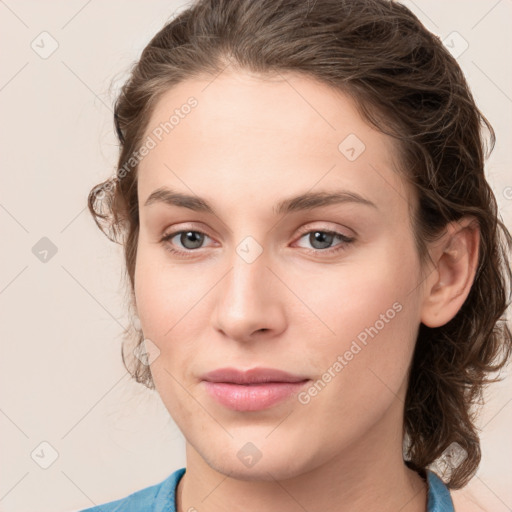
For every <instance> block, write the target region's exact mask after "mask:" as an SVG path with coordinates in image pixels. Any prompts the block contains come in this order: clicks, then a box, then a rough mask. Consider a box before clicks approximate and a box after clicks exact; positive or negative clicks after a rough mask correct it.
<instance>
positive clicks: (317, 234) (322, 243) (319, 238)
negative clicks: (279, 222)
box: [300, 229, 353, 252]
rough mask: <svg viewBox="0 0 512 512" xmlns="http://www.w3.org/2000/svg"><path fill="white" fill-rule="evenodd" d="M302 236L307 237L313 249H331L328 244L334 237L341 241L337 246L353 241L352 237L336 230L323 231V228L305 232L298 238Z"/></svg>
mask: <svg viewBox="0 0 512 512" xmlns="http://www.w3.org/2000/svg"><path fill="white" fill-rule="evenodd" d="M304 237H308V241H309V243H310V244H311V245H312V246H313V249H314V250H323V249H331V247H330V246H331V244H332V243H333V241H334V240H335V239H336V238H337V239H339V240H341V243H340V244H337V246H338V245H342V246H343V245H344V244H345V243H347V244H348V243H350V242H352V241H353V239H352V238H349V237H347V236H345V235H342V234H341V233H338V232H337V231H325V230H319V229H315V230H312V231H308V232H307V233H305V234H303V235H302V236H301V237H300V239H302V238H304ZM335 247H336V246H335ZM325 252H326V251H325Z"/></svg>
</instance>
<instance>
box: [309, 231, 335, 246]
mask: <svg viewBox="0 0 512 512" xmlns="http://www.w3.org/2000/svg"><path fill="white" fill-rule="evenodd" d="M311 236H313V240H312V241H311V245H312V246H313V247H315V249H325V248H326V247H329V245H330V244H331V243H332V239H333V237H334V235H332V234H329V233H324V232H322V231H315V232H314V233H311V235H310V237H311ZM326 239H327V240H326ZM317 243H320V247H316V246H315V244H317Z"/></svg>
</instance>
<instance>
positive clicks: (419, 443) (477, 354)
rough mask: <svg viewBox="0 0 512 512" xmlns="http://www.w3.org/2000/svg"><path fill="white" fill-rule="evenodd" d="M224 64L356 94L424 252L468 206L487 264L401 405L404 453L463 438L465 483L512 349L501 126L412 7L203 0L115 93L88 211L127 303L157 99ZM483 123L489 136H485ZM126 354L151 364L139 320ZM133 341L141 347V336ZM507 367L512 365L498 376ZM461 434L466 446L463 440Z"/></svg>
mask: <svg viewBox="0 0 512 512" xmlns="http://www.w3.org/2000/svg"><path fill="white" fill-rule="evenodd" d="M227 66H232V68H233V69H235V70H243V71H247V72H251V73H257V74H260V75H261V76H269V75H275V74H279V73H280V72H292V73H297V74H300V75H302V76H307V77H310V78H313V79H315V80H317V81H318V82H321V83H324V84H328V85H329V86H331V87H332V88H334V89H336V90H339V91H341V92H343V93H345V94H346V95H348V96H349V97H350V98H352V100H353V101H354V103H355V105H356V106H357V108H358V110H359V112H360V114H361V116H362V117H363V118H364V119H365V120H366V121H367V122H368V123H369V124H370V125H372V126H374V127H375V128H376V129H378V130H379V131H380V132H382V133H385V134H387V135H389V136H391V137H392V138H393V139H392V140H393V141H395V142H396V146H397V148H398V151H397V153H398V154H399V155H398V156H399V166H398V167H399V171H400V173H401V175H402V176H403V178H404V180H406V181H407V182H408V183H410V184H412V186H413V190H414V191H415V193H416V194H417V198H418V202H417V207H416V208H415V209H414V211H412V213H411V225H412V226H413V234H414V240H415V244H416V248H417V251H418V256H419V258H420V261H421V262H422V263H424V262H426V261H427V259H428V257H429V254H428V244H429V242H432V241H435V240H437V239H438V237H440V236H441V235H442V233H443V229H444V228H445V227H446V225H447V224H448V223H449V222H452V221H457V220H459V219H461V217H462V216H464V215H471V216H473V217H474V218H475V219H476V222H477V223H478V228H479V230H480V246H479V257H478V267H477V270H476V275H475V278H474V281H473V285H472V287H471V290H470V292H469V295H468V297H467V299H466V300H465V302H464V304H463V305H462V307H461V308H460V310H459V311H458V312H457V314H456V315H455V316H454V318H453V319H452V320H451V321H449V322H448V323H446V324H445V325H443V326H441V327H437V328H429V327H427V326H425V325H424V324H420V326H419V330H418V336H417V340H416V346H415V351H414V355H413V358H412V362H411V366H410V372H409V382H408V389H407V393H406V399H405V407H404V424H403V432H404V439H406V440H407V444H404V459H406V461H407V462H406V463H407V465H408V466H409V467H411V468H412V469H415V470H416V471H418V472H420V474H424V473H423V472H424V471H425V469H426V468H427V467H428V466H430V465H432V464H434V463H435V462H436V461H438V460H440V458H442V456H443V454H446V450H447V449H451V448H453V446H456V447H457V448H460V449H462V450H463V452H462V453H463V454H464V457H465V458H464V457H463V458H464V460H463V461H462V462H461V463H459V464H458V465H456V466H455V467H452V468H451V472H450V475H449V479H446V482H445V483H446V484H447V485H448V487H449V488H452V489H457V488H460V487H463V486H464V485H466V483H467V482H468V481H469V480H470V478H471V477H472V476H473V475H474V473H475V472H476V470H477V468H478V465H479V463H480V458H481V452H480V441H479V435H478V429H477V426H476V423H475V421H476V413H475V411H474V408H475V406H476V405H481V403H482V400H483V389H484V386H485V385H486V384H487V383H490V382H496V381H498V380H501V379H500V378H494V379H491V378H490V376H489V375H490V374H491V373H494V372H497V371H499V370H501V369H502V368H503V367H504V366H505V364H506V363H507V360H508V359H509V357H510V355H511V353H512V335H511V331H510V328H509V326H508V325H507V323H506V320H505V317H504V316H502V315H504V313H505V312H506V310H507V307H508V305H509V304H510V302H511V299H510V297H511V291H510V283H511V280H512V274H511V270H510V259H509V258H510V256H509V254H510V248H511V247H512V236H511V234H510V233H509V231H508V230H507V228H506V226H505V225H504V224H503V222H502V220H500V218H499V215H498V211H497V204H496V199H495V197H494V194H493V192H492V189H491V188H490V186H489V184H488V183H487V181H486V179H485V175H484V159H485V157H486V156H487V154H489V153H490V152H491V151H492V149H493V148H494V144H495V134H494V131H493V128H492V126H491V125H490V123H489V121H488V120H487V119H486V118H485V117H484V115H483V114H482V113H481V112H480V111H479V109H478V108H477V106H476V104H475V101H474V99H473V96H472V94H471V92H470V90H469V87H468V84H467V82H466V80H465V78H464V75H463V73H462V71H461V69H460V67H459V65H458V64H457V62H456V60H455V59H454V58H453V57H452V56H451V54H450V53H449V52H448V51H447V50H446V49H445V47H444V46H443V44H442V42H441V41H440V39H439V37H438V36H436V35H434V34H432V33H430V32H429V31H428V30H427V29H426V28H425V27H424V26H423V25H422V24H421V22H420V21H419V20H418V18H417V17H416V16H415V15H414V14H413V13H412V12H411V11H410V10H409V9H407V8H406V7H405V6H403V5H401V4H399V3H397V2H394V1H387V0H317V1H312V2H310V1H305V0H199V1H197V2H195V3H193V4H191V5H189V6H187V9H186V10H183V11H182V12H180V13H179V14H178V15H177V16H176V17H175V18H174V19H172V20H170V21H168V22H167V23H166V24H165V26H164V27H163V28H162V29H161V30H160V31H159V32H158V33H157V34H156V35H155V36H154V37H153V38H152V39H151V41H150V42H149V44H148V45H147V46H146V47H145V48H144V50H143V52H142V54H141V56H140V59H139V60H138V61H137V62H136V63H135V64H134V65H133V67H132V68H131V70H130V75H129V78H128V80H126V82H125V83H124V85H123V87H122V88H121V90H120V92H119V94H118V97H117V99H116V102H115V113H114V124H115V129H116V132H117V136H118V139H119V146H120V154H119V160H118V164H117V169H116V172H115V173H114V174H113V175H112V176H111V177H110V178H108V179H107V180H105V181H103V182H102V183H100V184H99V185H96V186H95V187H94V188H93V189H92V190H91V191H90V192H89V197H88V206H89V209H90V212H91V214H92V215H93V217H94V220H95V222H96V224H97V225H98V226H99V227H100V229H101V230H102V231H103V232H104V233H105V234H106V235H107V236H108V237H109V238H110V239H111V240H112V241H114V242H116V243H120V244H122V245H123V248H124V259H125V264H126V268H125V274H124V276H125V278H126V277H128V278H129V283H127V284H128V285H129V293H130V298H129V305H130V307H133V308H135V306H134V300H135V297H134V271H135V263H136V257H137V242H138V233H139V210H138V208H139V205H138V198H137V164H138V160H137V158H133V155H136V154H137V153H136V151H137V149H138V148H139V147H140V145H141V144H142V139H143V136H144V134H145V132H146V129H147V128H148V123H149V119H150V116H151V114H152V112H153V110H154V108H155V105H156V104H157V102H158V100H159V98H160V97H161V96H162V95H163V94H164V93H165V92H166V91H168V90H169V89H170V88H172V87H173V86H174V85H176V84H178V83H180V82H182V81H184V80H190V79H194V78H200V77H205V76H212V77H213V76H216V75H218V74H219V73H220V72H222V71H223V70H224V69H225V68H226V67H227ZM484 132H486V133H485V134H484ZM123 338H124V343H123V346H122V347H121V355H122V359H123V363H124V365H125V367H126V369H127V370H128V371H129V372H130V374H131V375H132V377H133V378H134V379H135V380H136V381H137V382H139V383H142V384H144V385H145V386H147V387H148V388H150V389H154V383H153V380H152V377H151V372H150V368H149V366H148V365H144V364H142V363H141V361H139V360H138V359H137V358H132V360H131V361H130V362H129V363H128V362H127V359H126V358H125V351H124V348H125V347H124V346H125V345H126V344H130V345H132V349H133V348H134V347H138V346H139V345H140V344H141V343H142V342H143V340H144V337H143V334H142V332H141V330H140V328H137V327H136V326H133V325H130V326H129V327H128V328H126V329H125V332H124V333H123ZM134 342H135V344H134V345H133V343H134ZM500 374H501V372H500ZM454 443H456V444H454Z"/></svg>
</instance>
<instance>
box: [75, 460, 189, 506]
mask: <svg viewBox="0 0 512 512" xmlns="http://www.w3.org/2000/svg"><path fill="white" fill-rule="evenodd" d="M184 473H185V468H180V469H178V470H176V471H174V472H173V473H171V474H170V475H169V476H168V477H167V478H166V479H165V480H163V481H162V482H160V483H158V484H155V485H151V486H149V487H145V488H144V489H140V490H139V491H136V492H134V493H132V494H130V495H129V496H126V497H125V498H121V499H119V500H115V501H110V502H108V503H104V504H102V505H96V506H94V507H91V508H88V509H83V510H81V511H80V512H161V511H164V510H165V511H169V512H173V511H174V510H175V508H174V504H175V491H176V487H177V485H178V482H179V480H180V478H181V477H182V476H183V474H184Z"/></svg>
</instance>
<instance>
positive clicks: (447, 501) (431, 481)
mask: <svg viewBox="0 0 512 512" xmlns="http://www.w3.org/2000/svg"><path fill="white" fill-rule="evenodd" d="M185 469H186V468H181V469H177V470H176V471H175V472H174V473H172V474H171V475H169V476H168V477H167V478H166V479H165V480H164V481H163V482H160V483H159V484H155V485H152V486H150V487H146V488H145V489H141V490H140V491H137V492H134V493H133V494H130V495H129V496H127V497H126V498H122V499H120V500H116V501H111V502H109V503H105V504H104V505H98V506H96V507H92V508H88V509H84V510H82V511H81V512H176V488H177V487H178V482H179V481H180V478H181V477H182V476H183V475H184V473H185ZM426 473H427V484H428V502H427V512H454V509H453V502H452V499H451V497H450V491H449V490H448V488H447V487H446V485H445V484H444V483H443V481H442V480H441V479H440V478H439V477H438V476H437V475H436V474H435V473H433V472H432V471H429V470H427V471H426Z"/></svg>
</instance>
